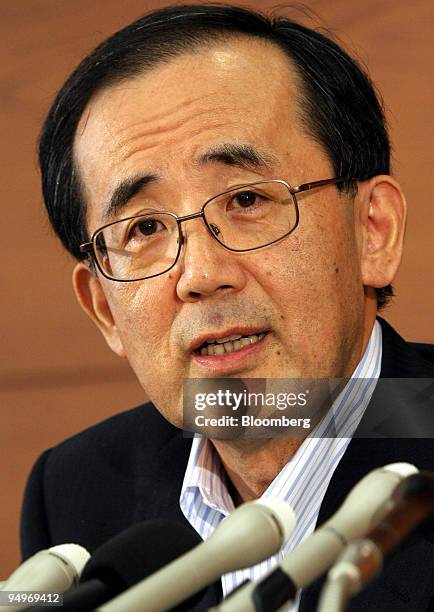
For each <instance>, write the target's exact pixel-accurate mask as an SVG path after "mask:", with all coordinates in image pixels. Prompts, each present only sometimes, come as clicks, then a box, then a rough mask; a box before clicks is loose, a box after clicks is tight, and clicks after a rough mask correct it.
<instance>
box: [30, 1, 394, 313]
mask: <svg viewBox="0 0 434 612" xmlns="http://www.w3.org/2000/svg"><path fill="white" fill-rule="evenodd" d="M240 36H248V37H253V38H258V39H261V40H264V41H268V42H270V43H273V44H274V45H276V46H277V47H279V48H280V49H281V50H282V51H283V52H284V54H285V55H286V56H287V57H288V58H289V60H290V62H291V63H292V66H293V67H294V69H295V72H296V75H297V77H298V83H299V89H300V92H299V93H300V96H301V98H302V101H303V104H301V105H300V107H301V120H302V123H303V127H304V129H306V131H307V133H308V134H309V135H310V136H312V137H313V138H314V139H315V140H316V141H317V142H318V143H319V144H320V145H321V146H322V147H323V149H324V150H325V152H326V153H327V154H328V156H329V158H330V160H331V163H332V165H333V168H334V171H335V175H336V176H343V177H351V178H355V179H359V180H363V179H367V178H370V177H372V176H375V175H377V174H389V171H390V142H389V137H388V134H387V128H386V121H385V117H384V112H383V109H382V104H381V102H380V100H379V98H378V96H377V94H376V92H375V88H374V86H373V84H372V83H371V81H370V79H369V77H368V75H367V74H366V72H365V71H364V70H363V69H362V68H361V66H360V65H359V64H358V62H357V61H355V60H354V59H352V58H351V57H350V56H349V55H348V54H347V53H346V52H345V51H344V50H343V49H342V48H341V47H340V46H339V45H337V44H336V43H335V42H334V41H332V40H331V39H329V38H327V37H326V36H324V35H323V34H322V33H320V32H318V31H315V30H313V29H310V28H307V27H305V26H303V25H301V24H300V23H297V22H295V21H293V20H291V19H288V18H286V17H283V16H267V15H264V14H262V13H259V12H256V11H253V10H250V9H246V8H241V7H236V6H230V5H220V4H188V5H178V6H168V7H165V8H162V9H160V10H155V11H153V12H149V13H147V14H146V15H144V16H143V17H141V18H140V19H138V20H137V21H134V22H133V23H131V24H130V25H128V26H126V27H125V28H123V29H121V30H119V31H118V32H116V33H115V34H113V35H112V36H110V37H109V38H108V39H107V40H105V41H103V42H102V43H101V44H100V45H98V46H97V47H96V48H95V49H94V50H93V51H92V52H91V53H90V54H89V55H88V56H87V57H86V58H85V59H84V60H83V61H82V62H81V63H80V64H79V65H78V67H77V68H76V69H75V70H74V72H73V73H72V74H71V75H70V77H69V78H68V79H67V81H66V82H65V84H64V85H63V87H62V88H61V89H60V91H59V93H58V94H57V97H56V99H55V101H54V103H53V105H52V107H51V109H50V111H49V113H48V115H47V118H46V120H45V123H44V126H43V129H42V133H41V138H40V145H39V161H40V167H41V174H42V190H43V195H44V200H45V205H46V208H47V211H48V215H49V219H50V222H51V224H52V226H53V228H54V231H55V232H56V234H57V235H58V237H59V238H60V240H61V241H62V243H63V245H64V246H65V247H66V249H67V250H68V251H69V252H70V253H71V254H72V255H73V256H74V257H75V258H76V259H78V260H81V259H84V258H85V255H84V254H83V253H81V252H80V244H82V243H84V242H87V241H88V240H89V236H88V231H87V227H86V202H85V199H84V196H83V189H82V186H81V184H80V178H79V172H78V170H77V168H76V167H75V166H74V157H73V145H74V137H75V132H76V129H77V126H78V123H79V121H80V118H81V116H82V114H83V111H84V109H85V107H86V105H87V104H88V102H89V101H90V100H91V98H92V97H93V96H94V95H95V94H96V93H97V92H98V91H100V90H102V89H103V88H107V87H109V86H111V85H114V84H115V83H118V82H121V81H123V80H126V79H129V78H132V77H134V76H137V75H139V74H141V73H143V72H144V71H146V70H149V69H152V68H153V67H156V66H158V65H159V64H162V63H164V62H168V61H170V60H171V59H172V58H174V57H177V56H179V55H183V54H187V53H191V52H194V51H195V50H197V49H200V48H201V47H203V46H205V45H207V44H209V43H212V42H213V41H217V40H221V39H227V38H230V37H240ZM338 189H346V190H347V191H351V190H352V193H353V194H354V189H355V185H354V183H353V184H352V185H350V184H346V185H344V186H343V187H342V186H340V187H338ZM376 293H377V303H378V307H379V308H381V307H383V306H384V305H385V304H386V303H387V301H388V300H389V298H390V297H391V295H393V290H392V287H391V285H388V286H387V287H384V288H380V289H376Z"/></svg>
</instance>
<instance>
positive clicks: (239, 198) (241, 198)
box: [233, 191, 258, 208]
mask: <svg viewBox="0 0 434 612" xmlns="http://www.w3.org/2000/svg"><path fill="white" fill-rule="evenodd" d="M257 200H258V194H257V193H255V192H254V191H242V192H240V193H237V194H236V196H234V198H233V201H234V202H235V203H236V204H238V206H240V207H241V208H249V207H250V206H254V205H255V204H256V203H257Z"/></svg>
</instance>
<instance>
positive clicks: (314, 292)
mask: <svg viewBox="0 0 434 612" xmlns="http://www.w3.org/2000/svg"><path fill="white" fill-rule="evenodd" d="M262 263H263V273H262V284H263V285H264V288H265V291H266V292H267V293H268V294H269V295H271V296H273V298H272V299H273V301H274V302H275V303H278V304H279V311H280V315H279V316H280V319H281V320H286V319H287V320H288V321H289V322H290V325H291V328H293V329H294V328H299V331H300V333H301V332H303V336H304V337H306V335H309V330H312V331H313V330H315V333H317V327H318V326H321V327H322V329H323V330H325V329H327V328H329V329H330V331H331V330H332V329H334V328H336V327H339V321H340V320H341V319H343V318H346V317H347V314H345V313H346V312H347V311H348V310H351V308H355V307H356V303H357V302H358V301H359V300H361V299H362V297H363V288H362V284H361V279H360V269H359V261H358V255H357V248H356V241H355V236H354V232H353V231H352V227H351V224H349V223H344V222H343V221H341V222H340V223H337V222H336V221H335V223H330V222H328V221H327V219H323V218H321V217H319V218H318V217H317V218H316V219H315V221H314V222H313V223H310V224H308V223H307V221H306V222H305V223H304V224H303V222H301V224H300V226H299V228H297V230H296V231H295V232H294V234H292V235H291V236H289V237H288V238H287V239H286V240H285V241H284V242H283V243H282V244H281V245H280V246H279V245H276V246H275V247H273V251H271V250H270V251H269V252H267V253H265V252H264V257H263V262H262Z"/></svg>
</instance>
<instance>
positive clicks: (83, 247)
mask: <svg viewBox="0 0 434 612" xmlns="http://www.w3.org/2000/svg"><path fill="white" fill-rule="evenodd" d="M80 253H93V244H92V243H91V242H85V243H84V244H80Z"/></svg>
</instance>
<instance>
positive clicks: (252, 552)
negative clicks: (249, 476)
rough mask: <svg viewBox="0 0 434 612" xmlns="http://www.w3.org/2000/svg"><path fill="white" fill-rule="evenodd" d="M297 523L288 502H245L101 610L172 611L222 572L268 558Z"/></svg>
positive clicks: (284, 540) (118, 611)
mask: <svg viewBox="0 0 434 612" xmlns="http://www.w3.org/2000/svg"><path fill="white" fill-rule="evenodd" d="M294 527H295V516H294V512H293V510H292V508H291V507H290V506H289V505H288V504H287V503H286V502H283V501H281V500H271V499H270V500H268V499H264V500H255V501H253V502H248V503H246V504H243V505H242V506H239V507H238V508H237V509H236V510H234V512H232V514H230V515H229V516H228V517H226V518H225V519H224V520H223V521H222V522H221V523H220V525H219V526H218V527H217V528H216V529H215V531H214V532H213V533H212V535H211V536H210V537H209V538H208V539H207V540H206V541H205V542H203V543H202V544H200V545H199V546H197V547H196V548H195V549H194V550H192V551H190V552H189V553H187V554H186V555H184V556H182V557H180V558H179V559H177V560H176V561H174V562H172V563H170V564H169V565H168V566H167V567H165V568H163V569H162V570H160V571H158V572H156V573H155V574H154V575H153V576H151V577H150V578H148V579H147V580H145V581H143V582H140V583H139V584H137V585H136V586H134V587H132V588H131V589H129V590H128V591H126V592H125V593H123V594H122V595H120V596H119V597H116V598H115V599H113V600H112V601H110V602H108V604H105V605H104V606H102V607H101V608H99V610H100V611H104V612H122V611H123V610H124V611H127V612H160V611H162V610H169V609H171V608H173V607H174V606H175V605H177V604H178V603H179V602H181V601H184V600H185V599H186V598H187V597H190V596H191V595H192V594H193V593H196V592H197V591H199V590H200V589H202V588H204V587H205V586H207V585H208V584H210V583H211V582H214V581H215V580H216V579H217V578H219V577H220V576H221V575H222V574H225V573H226V572H229V571H234V570H237V569H242V568H244V567H249V566H252V565H256V564H257V563H259V562H260V561H263V560H264V559H267V558H268V557H270V556H271V555H273V554H274V553H276V552H277V551H278V550H279V549H280V548H281V546H282V545H283V544H284V543H285V542H286V541H287V539H288V538H289V536H290V534H291V532H292V531H293V529H294Z"/></svg>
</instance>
